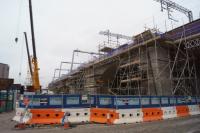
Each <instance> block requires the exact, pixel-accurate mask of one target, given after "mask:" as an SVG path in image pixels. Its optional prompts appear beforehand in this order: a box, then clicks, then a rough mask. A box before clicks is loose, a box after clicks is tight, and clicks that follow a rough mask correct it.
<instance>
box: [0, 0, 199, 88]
mask: <svg viewBox="0 0 200 133" xmlns="http://www.w3.org/2000/svg"><path fill="white" fill-rule="evenodd" d="M174 1H175V2H177V3H179V4H181V5H182V6H185V7H187V8H189V9H191V10H192V11H193V13H194V18H195V19H197V18H199V14H200V8H199V7H200V0H174ZM32 4H33V15H34V27H35V39H36V49H37V55H38V62H39V68H40V71H39V73H40V80H41V83H42V85H43V86H44V87H46V86H47V85H48V83H49V82H50V81H51V80H52V77H53V73H54V69H55V68H58V67H59V64H60V62H61V61H71V57H72V51H73V50H74V49H77V48H78V49H80V50H84V51H94V52H97V51H98V44H99V43H100V42H102V41H104V39H105V37H102V36H100V35H99V34H98V33H99V31H102V30H107V29H109V30H110V31H111V32H114V33H120V34H124V35H128V36H133V35H136V34H138V33H140V32H142V31H144V27H145V26H146V27H149V28H153V27H154V26H156V27H157V28H159V29H160V30H161V31H163V32H165V31H166V30H170V29H171V28H172V25H171V21H169V20H168V19H167V14H166V12H160V4H159V3H157V2H155V1H154V0H32ZM173 17H174V18H175V19H177V20H179V22H173V23H172V24H173V27H176V26H180V25H181V24H183V23H187V22H188V20H187V18H186V16H185V15H183V14H180V13H177V12H174V16H173ZM165 21H166V23H167V29H166V28H165ZM24 31H26V32H27V34H28V38H29V45H30V46H31V35H30V21H29V10H28V0H0V62H1V63H6V64H9V66H10V78H14V79H15V83H22V84H24V82H25V79H26V77H27V68H28V62H27V55H26V49H25V48H26V47H25V42H24V36H23V32H24ZM15 37H18V38H19V41H18V43H15V41H14V39H15ZM31 52H32V51H31ZM85 59H90V57H89V56H88V55H87V56H86V55H82V54H78V55H76V56H75V61H76V62H79V61H81V62H83V61H85ZM65 67H66V68H69V65H68V66H67V65H66V66H65ZM19 73H21V76H20V75H19Z"/></svg>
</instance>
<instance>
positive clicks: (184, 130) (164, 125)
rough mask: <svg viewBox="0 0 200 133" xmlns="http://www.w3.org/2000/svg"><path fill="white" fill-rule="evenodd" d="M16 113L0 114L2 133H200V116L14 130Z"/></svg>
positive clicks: (0, 132)
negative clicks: (118, 123) (67, 127)
mask: <svg viewBox="0 0 200 133" xmlns="http://www.w3.org/2000/svg"><path fill="white" fill-rule="evenodd" d="M13 116H14V112H9V113H2V114H0V133H56V132H57V133H58V132H59V133H99V132H101V133H200V115H198V116H191V117H185V118H176V119H170V120H163V121H156V122H145V123H135V124H121V125H111V126H108V125H104V124H85V125H77V126H75V127H73V128H71V129H67V130H64V129H62V128H42V129H40V128H39V129H38V128H34V129H25V130H15V129H13V127H14V125H15V122H12V121H11V119H12V117H13Z"/></svg>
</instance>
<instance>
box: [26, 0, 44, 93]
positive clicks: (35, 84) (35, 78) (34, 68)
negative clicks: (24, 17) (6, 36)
mask: <svg viewBox="0 0 200 133" xmlns="http://www.w3.org/2000/svg"><path fill="white" fill-rule="evenodd" d="M29 13H30V24H31V36H32V47H33V57H32V58H31V57H30V52H29V47H28V39H27V35H26V32H24V36H25V41H26V48H27V55H28V62H29V69H30V74H31V79H32V86H31V87H30V88H29V89H28V91H34V92H36V93H39V92H40V90H41V86H40V80H39V72H38V71H39V68H38V61H37V54H36V46H35V35H34V26H33V12H32V3H31V0H29Z"/></svg>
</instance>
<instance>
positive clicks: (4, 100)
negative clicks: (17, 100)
mask: <svg viewBox="0 0 200 133" xmlns="http://www.w3.org/2000/svg"><path fill="white" fill-rule="evenodd" d="M13 103H14V93H13V92H6V91H4V92H2V91H0V113H2V112H8V111H12V110H13Z"/></svg>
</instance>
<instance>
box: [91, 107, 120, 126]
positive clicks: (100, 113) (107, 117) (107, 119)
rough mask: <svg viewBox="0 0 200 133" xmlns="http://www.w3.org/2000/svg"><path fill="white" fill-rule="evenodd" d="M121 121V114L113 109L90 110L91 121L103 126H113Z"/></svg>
mask: <svg viewBox="0 0 200 133" xmlns="http://www.w3.org/2000/svg"><path fill="white" fill-rule="evenodd" d="M116 119H119V113H116V111H115V110H113V109H105V108H91V109H90V121H91V122H96V123H103V124H113V122H114V121H115V120H116Z"/></svg>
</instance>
